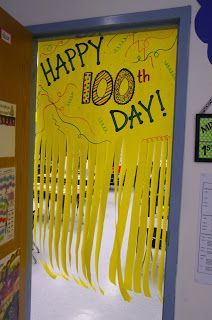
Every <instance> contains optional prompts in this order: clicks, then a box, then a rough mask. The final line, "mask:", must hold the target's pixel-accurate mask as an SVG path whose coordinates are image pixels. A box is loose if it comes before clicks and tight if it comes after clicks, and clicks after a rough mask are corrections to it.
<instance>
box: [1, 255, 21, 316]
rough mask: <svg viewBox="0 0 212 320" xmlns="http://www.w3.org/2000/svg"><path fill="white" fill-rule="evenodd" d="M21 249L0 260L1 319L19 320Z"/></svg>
mask: <svg viewBox="0 0 212 320" xmlns="http://www.w3.org/2000/svg"><path fill="white" fill-rule="evenodd" d="M19 281H20V252H19V249H18V250H16V251H14V252H12V253H10V254H9V255H7V256H6V257H5V258H3V259H1V260H0V319H1V320H18V319H19Z"/></svg>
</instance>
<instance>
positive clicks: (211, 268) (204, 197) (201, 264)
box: [195, 174, 212, 284]
mask: <svg viewBox="0 0 212 320" xmlns="http://www.w3.org/2000/svg"><path fill="white" fill-rule="evenodd" d="M197 240H198V242H197V253H196V266H195V280H196V281H197V282H199V283H202V284H212V174H202V175H201V180H200V205H199V218H198V237H197Z"/></svg>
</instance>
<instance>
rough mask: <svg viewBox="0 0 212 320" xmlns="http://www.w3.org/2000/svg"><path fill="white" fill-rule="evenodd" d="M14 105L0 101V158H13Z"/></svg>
mask: <svg viewBox="0 0 212 320" xmlns="http://www.w3.org/2000/svg"><path fill="white" fill-rule="evenodd" d="M15 122H16V105H15V104H13V103H9V102H5V101H1V100H0V142H1V143H0V157H15V124H16V123H15Z"/></svg>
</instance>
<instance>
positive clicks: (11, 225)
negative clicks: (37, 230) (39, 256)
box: [0, 168, 15, 245]
mask: <svg viewBox="0 0 212 320" xmlns="http://www.w3.org/2000/svg"><path fill="white" fill-rule="evenodd" d="M14 230H15V168H1V169H0V245H2V244H4V243H6V242H7V241H9V240H12V239H13V238H14Z"/></svg>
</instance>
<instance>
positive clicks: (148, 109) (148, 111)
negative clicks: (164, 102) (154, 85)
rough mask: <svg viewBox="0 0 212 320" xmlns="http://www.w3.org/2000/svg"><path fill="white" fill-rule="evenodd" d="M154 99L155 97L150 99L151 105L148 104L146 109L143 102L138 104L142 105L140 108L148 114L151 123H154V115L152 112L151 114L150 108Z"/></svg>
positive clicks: (152, 96)
mask: <svg viewBox="0 0 212 320" xmlns="http://www.w3.org/2000/svg"><path fill="white" fill-rule="evenodd" d="M153 98H154V95H151V96H150V97H149V104H148V107H145V105H144V104H143V103H142V102H141V101H138V104H140V106H141V107H142V108H143V109H144V110H145V111H146V112H147V114H148V116H149V120H150V122H153V121H154V120H153V118H152V115H151V112H150V108H151V104H152V99H153Z"/></svg>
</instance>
